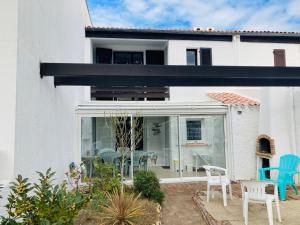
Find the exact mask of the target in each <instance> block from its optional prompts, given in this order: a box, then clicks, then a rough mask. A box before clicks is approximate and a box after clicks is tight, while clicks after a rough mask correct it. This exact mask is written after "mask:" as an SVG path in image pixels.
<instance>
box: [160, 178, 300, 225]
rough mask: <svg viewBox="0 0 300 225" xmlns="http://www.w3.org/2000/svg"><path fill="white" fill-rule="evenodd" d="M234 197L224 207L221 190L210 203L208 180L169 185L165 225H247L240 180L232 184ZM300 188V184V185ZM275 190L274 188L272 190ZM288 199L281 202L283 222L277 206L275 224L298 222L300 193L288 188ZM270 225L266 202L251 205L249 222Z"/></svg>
mask: <svg viewBox="0 0 300 225" xmlns="http://www.w3.org/2000/svg"><path fill="white" fill-rule="evenodd" d="M232 188H233V200H229V201H228V206H227V207H224V206H223V201H222V194H221V189H219V190H217V191H216V193H215V198H214V199H213V200H211V201H210V202H209V203H207V202H206V183H205V182H200V183H181V184H165V185H162V190H163V191H164V192H165V194H166V201H165V203H164V206H163V225H169V224H170V225H171V224H172V225H177V224H178V225H182V224H185V225H186V224H200V225H244V220H243V216H242V200H241V188H240V184H239V183H235V184H233V185H232ZM298 189H299V190H300V187H298ZM270 191H272V190H270ZM287 196H288V198H287V201H281V202H280V210H281V217H282V223H279V222H278V221H277V217H276V214H275V209H274V205H273V214H274V215H273V216H274V225H279V224H281V225H298V224H299V221H300V214H299V211H298V209H299V206H300V195H295V194H294V193H293V191H292V189H288V193H287ZM251 224H253V225H267V224H268V217H267V209H266V207H265V206H264V205H258V204H251V205H250V207H249V225H251Z"/></svg>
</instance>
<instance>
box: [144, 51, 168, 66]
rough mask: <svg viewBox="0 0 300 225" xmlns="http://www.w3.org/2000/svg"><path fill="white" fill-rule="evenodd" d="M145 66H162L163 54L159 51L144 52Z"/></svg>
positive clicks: (163, 62) (163, 61)
mask: <svg viewBox="0 0 300 225" xmlns="http://www.w3.org/2000/svg"><path fill="white" fill-rule="evenodd" d="M146 64H147V65H164V64H165V52H164V51H160V50H146Z"/></svg>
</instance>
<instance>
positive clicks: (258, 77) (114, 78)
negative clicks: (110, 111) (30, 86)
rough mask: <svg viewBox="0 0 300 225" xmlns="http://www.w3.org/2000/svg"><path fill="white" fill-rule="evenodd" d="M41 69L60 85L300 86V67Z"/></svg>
mask: <svg viewBox="0 0 300 225" xmlns="http://www.w3.org/2000/svg"><path fill="white" fill-rule="evenodd" d="M40 73H41V76H53V77H54V78H55V79H54V81H55V85H56V86H58V85H72V86H99V87H112V86H148V87H151V86H152V87H160V86H300V67H257V66H169V65H168V66H166V65H116V64H115V65H109V64H66V63H42V64H41V71H40Z"/></svg>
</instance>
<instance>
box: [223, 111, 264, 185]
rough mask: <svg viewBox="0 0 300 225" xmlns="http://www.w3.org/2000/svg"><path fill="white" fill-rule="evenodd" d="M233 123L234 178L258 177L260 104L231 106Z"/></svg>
mask: <svg viewBox="0 0 300 225" xmlns="http://www.w3.org/2000/svg"><path fill="white" fill-rule="evenodd" d="M231 123H232V130H231V132H232V134H231V135H232V146H231V147H232V148H233V151H232V152H233V171H234V173H233V175H234V177H233V178H234V179H235V180H241V179H253V178H256V155H255V152H256V137H257V136H258V130H259V106H231ZM228 138H231V137H228Z"/></svg>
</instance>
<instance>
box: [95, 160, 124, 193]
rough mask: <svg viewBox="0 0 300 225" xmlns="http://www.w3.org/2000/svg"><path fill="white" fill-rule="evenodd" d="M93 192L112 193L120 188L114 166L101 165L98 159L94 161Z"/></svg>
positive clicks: (119, 181) (118, 177) (119, 180)
mask: <svg viewBox="0 0 300 225" xmlns="http://www.w3.org/2000/svg"><path fill="white" fill-rule="evenodd" d="M93 176H94V178H93V179H92V183H93V192H95V191H99V190H101V191H104V192H109V193H114V192H117V191H119V190H120V188H121V179H120V176H119V174H118V173H117V170H116V168H115V165H113V164H107V163H102V161H101V159H100V158H96V159H95V160H94V172H93Z"/></svg>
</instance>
